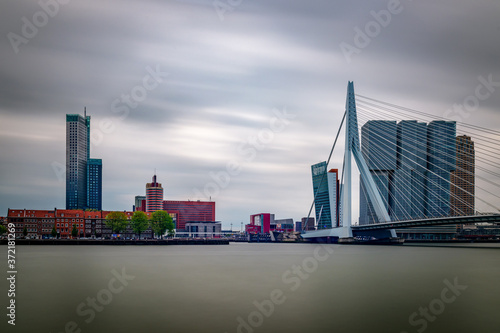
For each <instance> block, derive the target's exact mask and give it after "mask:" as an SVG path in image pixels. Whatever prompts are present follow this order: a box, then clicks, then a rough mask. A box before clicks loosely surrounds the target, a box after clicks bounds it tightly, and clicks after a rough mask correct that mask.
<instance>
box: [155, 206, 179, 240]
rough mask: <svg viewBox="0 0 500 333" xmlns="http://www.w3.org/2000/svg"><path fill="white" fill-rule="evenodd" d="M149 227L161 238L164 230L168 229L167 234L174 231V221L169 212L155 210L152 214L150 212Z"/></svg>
mask: <svg viewBox="0 0 500 333" xmlns="http://www.w3.org/2000/svg"><path fill="white" fill-rule="evenodd" d="M150 224H151V229H153V232H154V233H155V234H156V235H157V236H160V237H161V238H163V235H164V234H165V231H167V230H168V234H169V235H171V234H173V231H174V227H175V226H174V222H173V221H172V217H171V216H170V214H169V213H168V212H166V211H164V210H157V211H156V212H154V213H153V214H151V220H150Z"/></svg>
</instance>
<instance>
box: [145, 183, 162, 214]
mask: <svg viewBox="0 0 500 333" xmlns="http://www.w3.org/2000/svg"><path fill="white" fill-rule="evenodd" d="M162 209H163V187H161V183H158V182H157V181H156V175H154V176H153V181H152V182H151V183H147V184H146V211H147V212H155V211H157V210H162Z"/></svg>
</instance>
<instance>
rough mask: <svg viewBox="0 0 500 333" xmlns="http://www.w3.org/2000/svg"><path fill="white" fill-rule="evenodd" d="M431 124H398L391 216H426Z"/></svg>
mask: <svg viewBox="0 0 500 333" xmlns="http://www.w3.org/2000/svg"><path fill="white" fill-rule="evenodd" d="M426 138H427V124H426V123H422V122H417V121H416V120H403V121H400V122H399V123H398V124H397V139H396V142H397V145H396V146H397V158H396V164H397V166H396V170H395V171H394V182H393V196H394V197H393V200H392V205H391V207H390V208H391V212H390V213H391V214H390V215H391V218H392V219H393V220H404V219H411V218H417V217H424V202H425V191H424V188H425V171H426V168H427V140H426Z"/></svg>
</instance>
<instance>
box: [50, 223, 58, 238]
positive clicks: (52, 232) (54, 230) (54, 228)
mask: <svg viewBox="0 0 500 333" xmlns="http://www.w3.org/2000/svg"><path fill="white" fill-rule="evenodd" d="M51 235H52V237H53V238H56V237H57V230H56V227H55V226H53V227H52V231H51Z"/></svg>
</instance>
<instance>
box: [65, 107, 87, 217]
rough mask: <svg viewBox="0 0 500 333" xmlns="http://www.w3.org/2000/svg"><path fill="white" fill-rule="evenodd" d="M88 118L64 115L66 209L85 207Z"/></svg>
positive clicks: (77, 115)
mask: <svg viewBox="0 0 500 333" xmlns="http://www.w3.org/2000/svg"><path fill="white" fill-rule="evenodd" d="M89 132H90V116H88V117H87V116H85V117H82V116H81V115H79V114H67V115H66V209H85V207H86V205H87V160H88V156H89V148H90V147H89Z"/></svg>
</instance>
